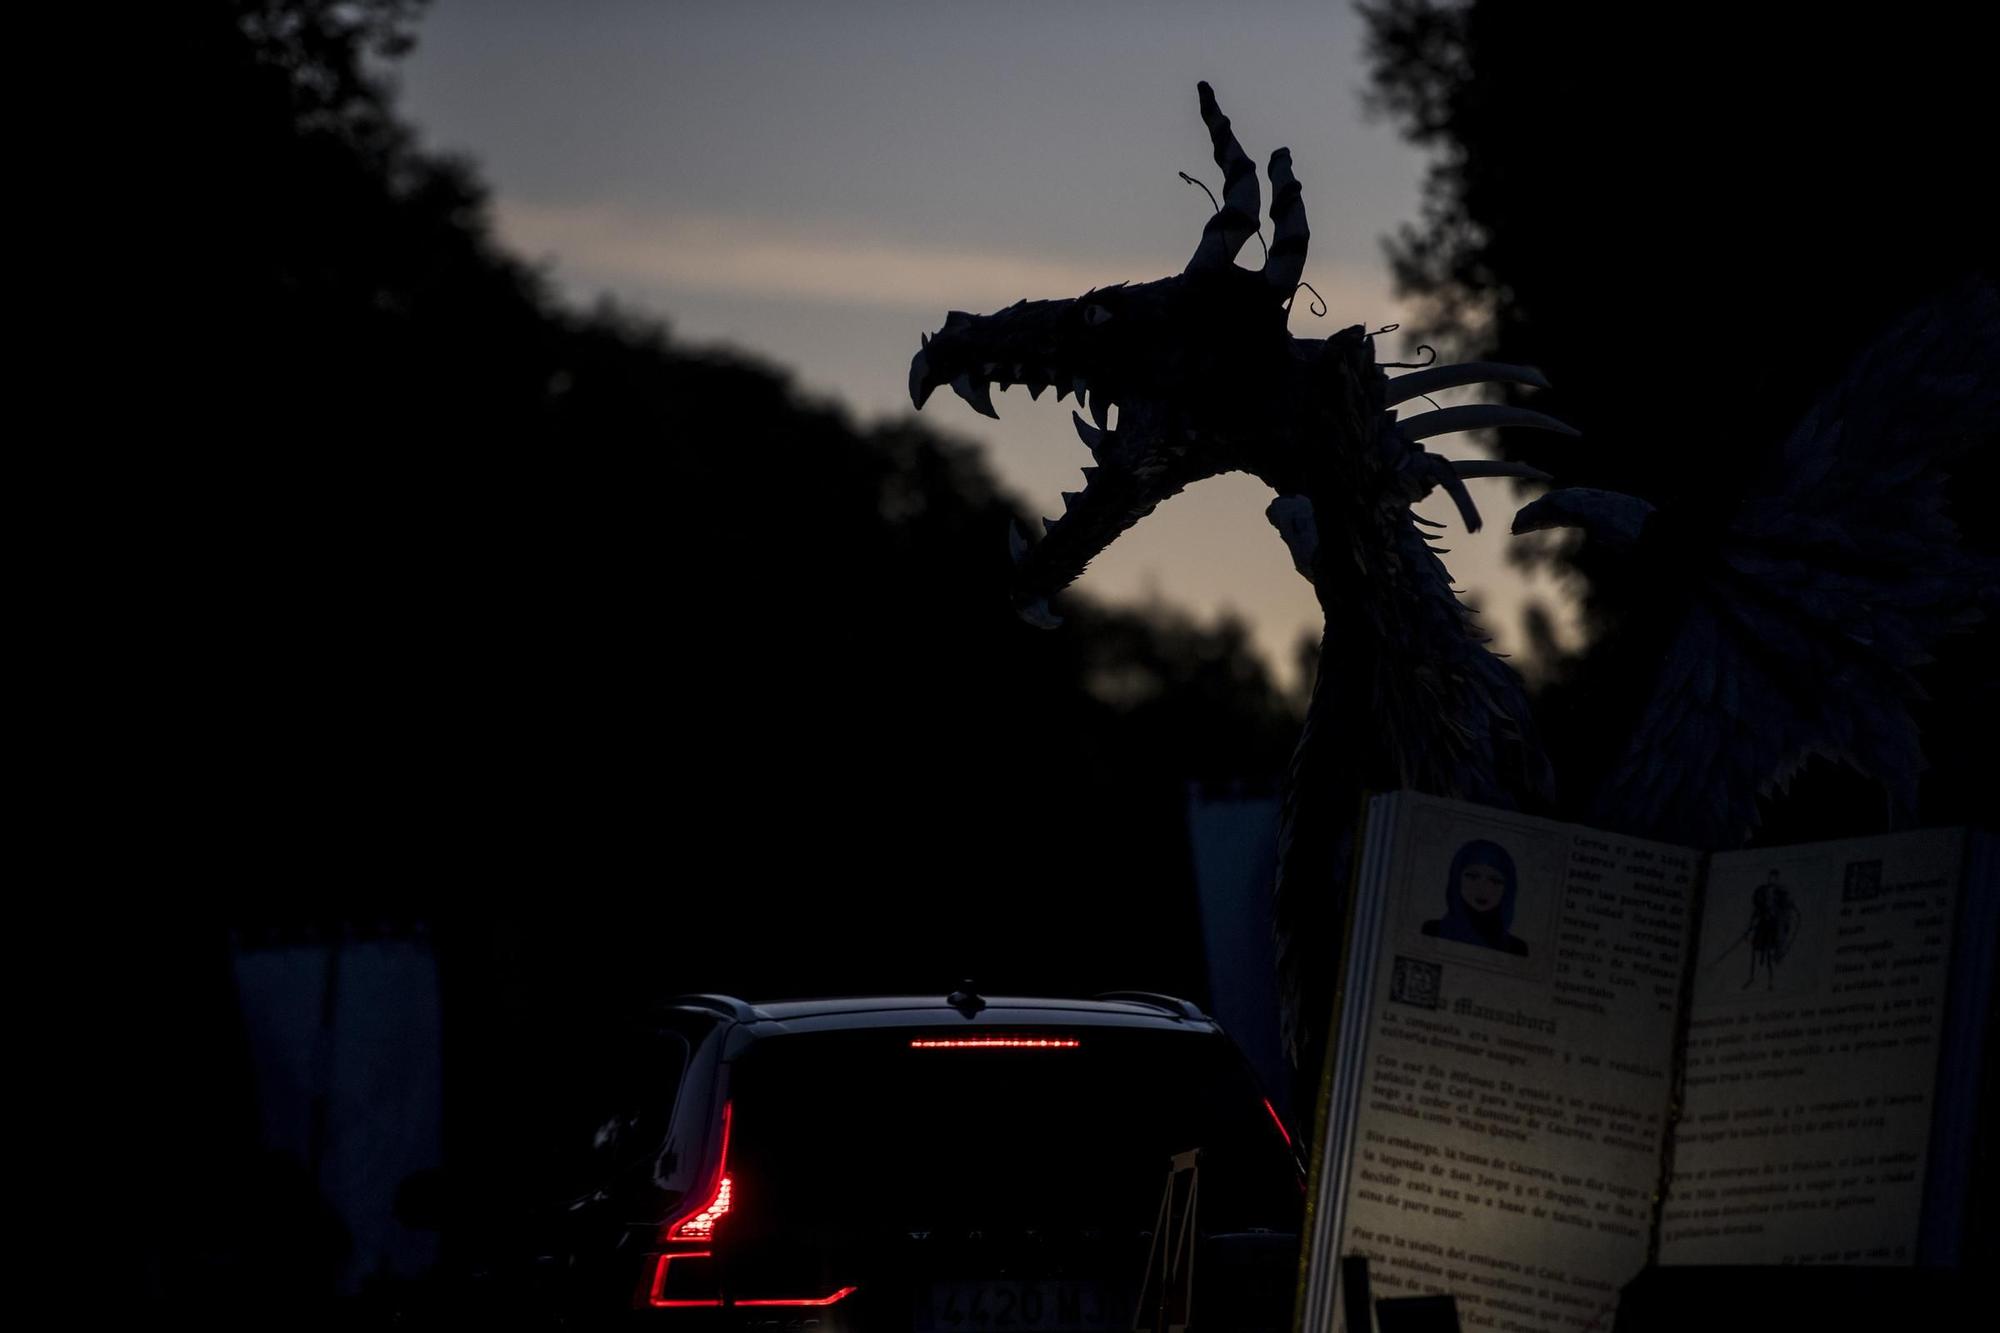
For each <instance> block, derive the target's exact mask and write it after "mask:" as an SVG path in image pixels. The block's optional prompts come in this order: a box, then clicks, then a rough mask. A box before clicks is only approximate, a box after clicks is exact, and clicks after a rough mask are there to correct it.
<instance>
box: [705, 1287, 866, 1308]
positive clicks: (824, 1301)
mask: <svg viewBox="0 0 2000 1333" xmlns="http://www.w3.org/2000/svg"><path fill="white" fill-rule="evenodd" d="M859 1290H861V1288H859V1287H842V1288H841V1289H840V1290H839V1291H836V1292H834V1293H833V1295H831V1296H821V1297H819V1298H818V1299H817V1300H808V1299H806V1298H805V1297H803V1296H798V1297H793V1298H791V1299H789V1300H764V1301H731V1302H730V1304H731V1305H832V1304H833V1303H834V1302H835V1301H844V1300H846V1299H847V1298H848V1297H849V1296H852V1295H853V1294H854V1293H855V1292H857V1291H859Z"/></svg>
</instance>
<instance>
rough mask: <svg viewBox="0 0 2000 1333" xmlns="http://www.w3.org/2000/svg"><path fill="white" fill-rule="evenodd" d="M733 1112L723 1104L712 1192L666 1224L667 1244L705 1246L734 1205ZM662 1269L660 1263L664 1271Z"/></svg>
mask: <svg viewBox="0 0 2000 1333" xmlns="http://www.w3.org/2000/svg"><path fill="white" fill-rule="evenodd" d="M734 1109H735V1104H734V1103H732V1102H724V1103H723V1104H722V1151H721V1152H720V1153H718V1154H716V1159H715V1161H716V1167H715V1188H714V1189H713V1190H711V1191H710V1192H709V1195H708V1201H707V1202H706V1203H704V1204H702V1205H701V1206H700V1207H699V1208H695V1209H692V1210H690V1211H688V1212H685V1213H682V1214H681V1215H680V1216H679V1217H677V1218H675V1219H674V1220H672V1221H671V1222H669V1223H668V1224H667V1239H668V1240H669V1241H673V1242H676V1243H687V1242H693V1243H696V1244H704V1245H705V1244H707V1243H708V1242H709V1241H710V1240H712V1239H713V1238H714V1236H715V1224H716V1223H717V1222H720V1221H721V1220H722V1215H723V1214H724V1213H727V1212H728V1211H729V1208H730V1205H731V1204H732V1203H733V1202H734V1201H735V1195H736V1184H735V1182H734V1181H732V1180H731V1179H730V1178H729V1121H730V1116H731V1114H732V1113H733V1111H734ZM664 1265H665V1261H664V1260H662V1268H663V1269H664Z"/></svg>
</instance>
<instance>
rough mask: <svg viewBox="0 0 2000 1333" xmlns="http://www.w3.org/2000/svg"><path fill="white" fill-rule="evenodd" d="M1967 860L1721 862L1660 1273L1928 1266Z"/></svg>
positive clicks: (1948, 848)
mask: <svg viewBox="0 0 2000 1333" xmlns="http://www.w3.org/2000/svg"><path fill="white" fill-rule="evenodd" d="M1962 847H1963V835H1962V834H1960V833H1958V832H1956V831H1945V832H1930V833H1910V834H1898V835H1893V836H1889V837H1881V838H1864V839H1858V840H1854V841H1847V842H1832V843H1816V844H1812V845H1808V846H1803V847H1783V848H1775V849H1772V850H1769V851H1757V852H1734V853H1730V854H1727V855H1720V856H1716V857H1715V858H1713V859H1712V861H1711V862H1710V865H1709V881H1708V889H1707V893H1706V895H1705V900H1704V906H1703V913H1702V930H1701V947H1700V950H1699V951H1698V953H1697V960H1698V961H1697V963H1696V968H1697V972H1696V978H1695V986H1694V995H1693V1002H1692V1007H1691V1010H1690V1013H1689V1020H1688V1041H1687V1067H1686V1090H1685V1094H1684V1095H1685V1102H1686V1105H1685V1109H1684V1113H1683V1115H1682V1118H1681V1122H1680V1125H1679V1127H1678V1132H1677V1133H1676V1135H1675V1143H1674V1150H1673V1179H1672V1181H1671V1183H1670V1186H1669V1189H1668V1198H1667V1204H1666V1207H1665V1210H1664V1213H1663V1218H1662V1230H1661V1238H1660V1261H1661V1262H1662V1263H1671V1264H1717V1263H1737V1264H1775V1263H1810V1262H1824V1263H1843V1264H1855V1263H1909V1262H1912V1261H1913V1260H1914V1257H1915V1247H1916V1244H1917V1232H1918V1224H1919V1220H1920V1214H1921V1208H1922V1204H1923V1183H1924V1167H1925V1157H1926V1153H1927V1149H1928V1140H1929V1135H1930V1127H1931V1114H1932V1110H1933V1106H1934V1101H1933V1093H1934V1089H1935V1083H1936V1078H1937V1067H1938V1045H1939V1037H1940V1033H1941V1030H1942V1027H1943V1020H1944V1013H1945V1000H1946V992H1945V988H1946V984H1947V982H1948V980H1949V977H1948V973H1949V971H1950V959H1951V927H1952V914H1953V907H1954V903H1955V901H1956V898H1957V892H1958V880H1959V864H1960V858H1961V850H1962Z"/></svg>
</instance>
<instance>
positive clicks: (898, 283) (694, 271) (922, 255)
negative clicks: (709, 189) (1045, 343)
mask: <svg viewBox="0 0 2000 1333" xmlns="http://www.w3.org/2000/svg"><path fill="white" fill-rule="evenodd" d="M497 211H498V222H499V228H500V234H501V237H502V238H503V239H504V240H505V241H506V243H507V244H508V245H509V246H510V247H511V248H513V249H515V250H517V251H519V252H521V253H523V254H527V255H530V256H537V257H545V258H549V259H553V260H554V261H555V263H556V266H557V270H558V272H559V273H561V274H562V275H563V276H565V277H566V278H568V279H569V280H570V281H572V282H582V283H585V284H588V285H591V286H597V287H608V288H611V289H613V290H618V289H622V288H652V289H659V288H668V289H675V290H680V291H689V292H702V293H707V294H710V295H719V296H743V297H764V298H771V297H777V298H783V299H787V300H795V301H821V302H827V303H829V304H842V305H871V306H882V307H888V308H893V309H908V310H923V311H926V312H929V313H933V314H935V313H936V312H937V311H939V310H942V309H944V308H946V307H947V306H955V307H959V308H962V309H967V310H975V311H978V310H994V309H998V308H999V307H1000V306H1003V305H1011V304H1013V303H1014V302H1015V301H1017V300H1020V299H1021V298H1022V297H1030V298H1039V297H1055V296H1075V295H1077V294H1079V293H1081V292H1084V291H1087V290H1088V289H1090V288H1092V287H1097V286H1103V285H1105V284H1107V283H1111V282H1119V281H1145V280H1148V279H1151V278H1157V277H1164V276H1165V273H1164V272H1162V271H1160V265H1159V263H1158V261H1157V259H1154V260H1150V261H1148V260H1145V259H1141V258H1138V257H1127V258H1124V259H1120V258H1116V257H1113V258H1109V259H1104V258H1100V259H1096V260H1092V259H1090V258H1089V257H1085V256H1075V257H1072V256H1054V257H1048V256H1036V255H1028V254H1012V253H1006V252H1002V251H996V250H977V249H954V248H942V247H937V246H924V245H912V244H900V243H892V242H889V241H885V240H883V239H881V238H880V237H875V236H864V235H857V234H853V233H851V232H849V233H843V232H841V231H838V230H833V229H826V228H822V227H818V226H809V225H806V224H803V223H785V222H772V221H768V220H764V219H752V218H732V217H720V216H708V215H697V214H664V215H660V216H648V215H644V214H641V213H637V212H634V211H631V210H628V209H622V208H617V207H612V206H607V205H596V204H591V205H559V206H545V205H539V204H525V203H509V202H506V201H504V200H503V201H502V202H501V203H500V204H499V207H498V210H497ZM1310 276H1312V280H1313V282H1314V284H1315V285H1316V286H1317V287H1318V288H1319V290H1320V291H1321V292H1322V293H1323V294H1324V295H1325V296H1326V298H1327V300H1328V302H1329V303H1331V304H1333V306H1334V308H1335V309H1336V310H1338V309H1341V308H1348V309H1373V308H1379V307H1380V305H1381V304H1382V300H1383V295H1384V293H1383V287H1382V278H1381V277H1380V275H1379V274H1376V273H1374V272H1367V271H1363V272H1354V273H1349V272H1344V271H1342V270H1339V269H1335V270H1333V271H1331V272H1325V273H1320V272H1315V273H1314V274H1312V275H1310ZM1307 299H1310V297H1309V294H1308V298H1307Z"/></svg>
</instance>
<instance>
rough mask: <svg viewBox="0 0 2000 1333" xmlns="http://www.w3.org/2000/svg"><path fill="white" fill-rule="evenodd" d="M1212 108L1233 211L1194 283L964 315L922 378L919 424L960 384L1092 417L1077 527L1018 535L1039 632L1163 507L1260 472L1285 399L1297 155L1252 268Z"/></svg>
mask: <svg viewBox="0 0 2000 1333" xmlns="http://www.w3.org/2000/svg"><path fill="white" fill-rule="evenodd" d="M1200 98H1201V116H1202V120H1203V121H1204V122H1205V123H1206V124H1207V126H1208V132H1209V137H1210V139H1211V140H1212V141H1213V143H1214V147H1215V161H1216V165H1218V166H1219V167H1221V168H1222V173H1223V200H1222V206H1221V208H1219V209H1218V210H1217V211H1216V213H1215V214H1214V215H1213V216H1212V217H1210V218H1209V220H1208V223H1207V225H1206V226H1205V227H1204V228H1203V230H1202V235H1201V244H1200V245H1199V246H1198V247H1197V248H1196V250H1195V252H1194V257H1193V258H1192V259H1191V260H1189V261H1188V265H1187V267H1186V269H1185V270H1184V271H1182V272H1180V273H1178V274H1175V275H1174V276H1172V277H1169V278H1161V279H1159V280H1157V281H1154V282H1145V283H1136V284H1131V285H1124V284H1121V285H1119V286H1116V287H1105V288H1098V289H1095V290H1092V291H1089V292H1085V293H1084V294H1083V295H1081V296H1078V297H1075V298H1073V299H1069V300H1053V301H1021V302H1018V303H1016V304H1015V305H1012V306H1009V307H1008V308H1007V309H1005V310H1001V311H997V312H995V313H993V314H990V315H973V314H968V313H966V312H965V311H962V310H954V311H952V312H951V313H950V314H948V315H947V316H946V317H945V322H944V327H943V328H941V329H939V330H938V331H937V333H935V334H928V335H926V336H925V338H924V345H923V347H922V349H921V350H919V351H918V352H917V354H916V357H915V359H914V360H912V361H911V363H910V398H911V401H912V402H914V403H915V404H916V406H917V407H918V408H922V407H923V405H924V403H925V401H926V400H927V399H928V398H929V397H930V395H931V393H932V391H933V390H935V389H937V388H938V387H939V386H941V385H946V384H948V385H950V386H951V387H952V390H953V391H954V392H956V393H957V394H958V396H959V397H961V398H963V399H965V401H966V402H967V403H969V404H971V406H972V407H973V409H974V410H976V411H978V412H981V413H984V414H985V415H987V416H993V417H997V416H998V413H997V412H995V411H994V408H993V398H992V387H993V386H994V385H996V384H997V385H999V386H1000V387H1001V388H1003V389H1005V388H1008V387H1010V386H1012V385H1015V384H1022V385H1025V386H1027V389H1028V392H1029V395H1030V396H1031V397H1034V398H1040V397H1041V394H1042V392H1043V390H1045V389H1047V388H1048V387H1050V386H1051V385H1053V386H1054V387H1055V390H1056V398H1057V400H1058V401H1060V400H1061V399H1063V398H1065V397H1067V396H1068V395H1069V394H1071V393H1074V394H1075V395H1076V398H1077V405H1078V407H1079V408H1080V409H1082V411H1078V412H1073V413H1072V414H1071V416H1072V419H1073V421H1074V422H1075V425H1076V430H1077V434H1078V435H1079V436H1081V437H1082V439H1083V442H1084V444H1085V445H1086V446H1087V447H1088V448H1089V449H1090V452H1091V454H1092V455H1093V458H1094V466H1091V467H1086V468H1085V469H1084V479H1085V485H1084V488H1083V490H1081V491H1078V492H1072V493H1068V494H1065V495H1064V497H1063V500H1064V504H1065V510H1064V513H1063V515H1062V517H1061V518H1058V519H1045V520H1044V523H1045V525H1046V534H1045V536H1044V537H1043V538H1042V540H1041V541H1039V542H1033V541H1031V540H1030V539H1029V537H1028V534H1027V533H1025V532H1023V531H1022V530H1020V529H1019V528H1018V527H1016V528H1015V530H1014V531H1013V533H1012V534H1011V541H1012V545H1013V553H1014V560H1015V567H1016V579H1015V593H1014V600H1015V606H1016V609H1017V610H1019V611H1020V613H1021V615H1022V616H1023V617H1024V618H1026V619H1027V620H1029V621H1031V622H1033V623H1036V624H1041V625H1054V624H1056V623H1059V622H1058V620H1057V618H1056V616H1055V615H1054V614H1053V613H1052V612H1051V611H1050V610H1049V607H1048V599H1049V597H1050V596H1051V595H1052V594H1054V593H1055V592H1057V591H1059V590H1061V589H1062V588H1063V587H1065V586H1067V585H1068V584H1069V583H1070V582H1071V581H1072V580H1074V579H1075V578H1076V577H1077V576H1078V575H1079V574H1081V573H1082V572H1083V570H1084V567H1085V566H1086V565H1087V564H1088V563H1089V562H1090V560H1091V559H1092V558H1093V557H1094V556H1096V555H1097V553H1098V552H1100V551H1102V550H1104V549H1105V547H1107V546H1109V545H1110V544H1111V542H1112V541H1113V540H1114V539H1115V538H1116V537H1117V536H1118V534H1120V533H1121V532H1123V531H1124V530H1125V529H1126V528H1128V527H1130V526H1132V524H1134V523H1136V522H1138V521H1139V520H1140V519H1141V518H1143V517H1145V516H1146V515H1147V514H1149V513H1151V512H1152V511H1153V508H1154V507H1155V506H1156V505H1158V504H1159V503H1160V502H1161V501H1162V500H1165V499H1167V498H1168V497H1169V496H1171V495H1173V494H1175V493H1176V492H1178V491H1180V490H1181V489H1182V488H1183V487H1185V486H1187V485H1189V484H1190V483H1192V482H1195V481H1199V480H1201V479H1202V478H1204V477H1210V476H1214V475H1217V474H1218V473H1222V472H1227V471H1231V470H1234V469H1237V468H1243V467H1254V465H1255V463H1256V461H1257V459H1256V455H1257V452H1258V450H1259V449H1260V448H1262V447H1264V441H1266V440H1267V439H1268V436H1269V431H1270V428H1271V426H1272V424H1273V423H1272V417H1273V415H1274V414H1275V413H1276V411H1277V407H1276V404H1277V403H1278V402H1279V401H1280V400H1281V399H1282V397H1283V394H1282V392H1281V391H1280V390H1281V384H1280V380H1281V378H1282V376H1283V374H1284V372H1285V368H1286V367H1287V365H1288V363H1289V362H1290V360H1291V342H1292V340H1291V337H1290V335H1289V334H1288V333H1287V332H1286V328H1285V319H1286V310H1287V304H1288V302H1289V301H1290V300H1291V297H1292V294H1293V292H1294V291H1295V290H1297V287H1298V284H1299V277H1300V274H1301V273H1302V272H1303V270H1304V267H1305V259H1306V244H1307V241H1308V239H1309V235H1310V233H1309V232H1308V230H1307V227H1306V216H1305V207H1304V205H1303V203H1302V202H1301V201H1300V198H1299V185H1298V182H1297V181H1296V180H1295V179H1293V177H1292V165H1291V153H1290V151H1289V150H1287V149H1283V148H1280V149H1279V150H1278V151H1277V152H1275V153H1273V154H1272V155H1271V162H1270V166H1269V168H1268V172H1269V175H1270V180H1271V188H1272V199H1271V222H1272V228H1273V240H1272V242H1271V246H1270V250H1269V254H1268V256H1267V257H1266V260H1265V264H1264V267H1263V269H1262V270H1261V271H1252V270H1249V269H1244V268H1240V267H1238V266H1237V264H1236V262H1235V261H1236V255H1237V252H1238V251H1239V250H1240V249H1242V247H1243V244H1244V242H1245V241H1247V240H1249V238H1250V237H1251V236H1252V235H1254V234H1256V232H1257V230H1258V227H1257V210H1258V202H1259V189H1258V185H1257V174H1256V169H1255V168H1254V167H1253V166H1252V165H1251V162H1250V159H1249V158H1248V157H1247V156H1245V155H1244V152H1243V149H1242V147H1241V146H1240V145H1239V144H1238V143H1237V142H1236V135H1235V133H1234V132H1233V131H1232V130H1231V129H1230V125H1229V118H1228V117H1227V116H1225V115H1223V114H1222V110H1221V108H1220V107H1218V106H1217V105H1216V101H1215V94H1214V93H1213V92H1212V91H1211V90H1210V88H1209V86H1208V85H1207V84H1206V83H1203V84H1201V85H1200ZM1086 412H1087V413H1088V416H1087V417H1086V416H1085V413H1086ZM1257 470H1259V471H1260V472H1261V470H1262V469H1257Z"/></svg>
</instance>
